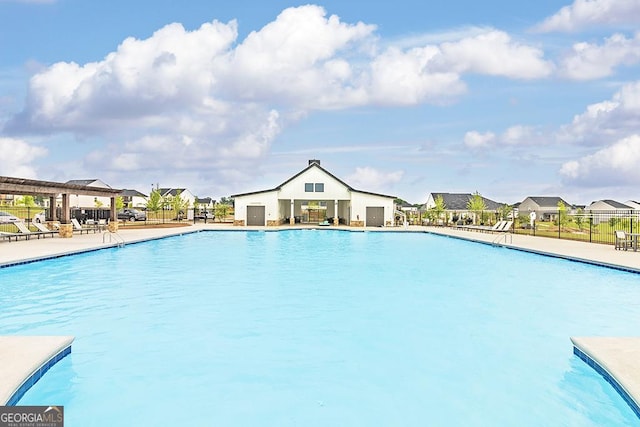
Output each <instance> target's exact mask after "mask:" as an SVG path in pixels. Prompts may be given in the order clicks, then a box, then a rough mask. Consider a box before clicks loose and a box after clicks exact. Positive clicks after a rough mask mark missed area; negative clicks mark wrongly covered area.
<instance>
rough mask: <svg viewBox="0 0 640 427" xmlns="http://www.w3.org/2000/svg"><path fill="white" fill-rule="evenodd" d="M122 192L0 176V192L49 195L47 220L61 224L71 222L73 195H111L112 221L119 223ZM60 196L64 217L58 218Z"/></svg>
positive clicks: (21, 194)
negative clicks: (119, 204) (117, 215)
mask: <svg viewBox="0 0 640 427" xmlns="http://www.w3.org/2000/svg"><path fill="white" fill-rule="evenodd" d="M120 193H122V190H118V189H115V188H99V187H89V186H86V185H77V184H64V183H61V182H53V181H39V180H35V179H23V178H13V177H9V176H0V194H13V195H20V196H42V197H48V198H49V201H50V202H49V206H50V207H51V208H50V209H49V213H48V215H47V221H58V220H59V221H60V223H61V224H70V223H71V209H70V207H71V203H70V198H71V195H86V196H98V197H109V198H110V199H111V212H110V214H109V217H110V222H111V223H117V220H116V197H118V196H119V195H120ZM58 196H62V218H56V210H57V209H56V199H57V198H58Z"/></svg>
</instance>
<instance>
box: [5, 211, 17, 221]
mask: <svg viewBox="0 0 640 427" xmlns="http://www.w3.org/2000/svg"><path fill="white" fill-rule="evenodd" d="M16 221H20V220H19V219H18V217H17V216H15V215H11V214H10V213H9V212H4V211H0V222H16Z"/></svg>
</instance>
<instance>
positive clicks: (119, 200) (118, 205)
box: [116, 196, 124, 210]
mask: <svg viewBox="0 0 640 427" xmlns="http://www.w3.org/2000/svg"><path fill="white" fill-rule="evenodd" d="M122 208H124V199H123V198H122V196H118V197H116V210H120V209H122Z"/></svg>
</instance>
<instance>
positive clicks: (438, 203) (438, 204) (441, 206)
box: [431, 194, 447, 221]
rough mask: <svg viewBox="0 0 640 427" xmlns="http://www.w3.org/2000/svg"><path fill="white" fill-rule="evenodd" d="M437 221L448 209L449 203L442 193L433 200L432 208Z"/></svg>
mask: <svg viewBox="0 0 640 427" xmlns="http://www.w3.org/2000/svg"><path fill="white" fill-rule="evenodd" d="M431 210H432V211H433V215H434V218H435V220H436V221H438V220H439V219H441V218H442V214H443V213H444V211H446V210H447V205H446V203H445V202H444V198H443V197H442V194H438V195H437V196H436V198H435V199H434V201H433V207H432V208H431Z"/></svg>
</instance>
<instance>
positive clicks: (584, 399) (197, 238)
mask: <svg viewBox="0 0 640 427" xmlns="http://www.w3.org/2000/svg"><path fill="white" fill-rule="evenodd" d="M639 285H640V276H638V275H635V274H631V273H625V272H621V271H616V270H610V269H604V268H598V267H594V266H589V265H585V264H580V263H574V262H568V261H563V260H558V259H554V258H548V257H542V256H537V255H532V254H527V253H523V252H518V251H513V250H508V249H504V248H496V247H491V246H486V245H480V244H475V243H470V242H465V241H461V240H457V239H451V238H444V237H439V236H434V235H429V234H406V233H362V232H343V231H334V230H315V231H314V230H306V231H293V230H291V231H281V232H238V231H234V232H204V233H197V234H191V235H186V236H182V237H176V238H168V239H162V240H157V241H152V242H147V243H142V244H135V245H128V246H126V247H124V248H119V249H109V250H101V251H97V252H92V253H87V254H82V255H77V256H71V257H64V258H58V259H54V260H48V261H42V262H38V263H32V264H26V265H21V266H15V267H10V268H5V269H0V290H1V292H0V334H5V335H6V334H26V335H40V334H50V335H74V336H76V341H75V342H74V344H73V351H72V353H71V355H70V356H67V357H66V358H65V359H63V360H62V361H61V362H59V363H58V364H57V365H56V366H54V367H53V368H51V370H50V371H49V372H47V374H46V375H45V376H44V377H43V378H42V379H41V380H40V381H39V382H38V383H37V384H36V385H35V386H34V387H33V388H32V389H31V390H30V391H29V392H27V394H25V396H24V397H23V398H22V399H21V401H20V402H19V404H20V405H50V404H56V405H64V406H65V417H66V421H67V424H66V425H68V426H134V425H135V426H137V425H167V426H168V425H194V426H196V425H224V426H276V425H277V426H328V425H332V426H333V425H335V426H390V425H403V426H425V425H430V426H454V425H455V426H536V427H539V426H622V425H637V424H638V419H637V417H636V416H635V415H634V413H633V412H632V410H631V409H630V408H629V407H628V406H627V405H626V403H624V401H623V400H622V398H621V397H620V396H619V395H617V394H616V392H615V391H614V390H613V387H611V386H610V385H609V384H608V383H607V382H606V381H604V380H603V379H602V378H601V377H600V376H599V375H598V374H597V373H595V371H593V370H592V369H591V368H589V367H588V366H587V365H586V364H585V363H584V362H582V361H580V360H579V359H578V358H577V357H575V356H573V354H572V346H571V343H570V341H569V337H570V336H595V335H607V336H627V335H637V333H638V329H637V327H638V325H640V286H639Z"/></svg>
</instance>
